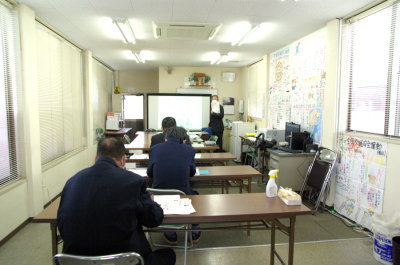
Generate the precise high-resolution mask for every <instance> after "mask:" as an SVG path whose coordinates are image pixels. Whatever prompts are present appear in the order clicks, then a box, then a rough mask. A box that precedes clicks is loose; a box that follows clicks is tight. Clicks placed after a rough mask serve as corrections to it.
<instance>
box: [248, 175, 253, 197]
mask: <svg viewBox="0 0 400 265" xmlns="http://www.w3.org/2000/svg"><path fill="white" fill-rule="evenodd" d="M251 179H252V178H251V177H250V178H248V179H247V192H248V193H251Z"/></svg>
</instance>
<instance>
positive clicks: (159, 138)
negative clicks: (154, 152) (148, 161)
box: [150, 117, 192, 147]
mask: <svg viewBox="0 0 400 265" xmlns="http://www.w3.org/2000/svg"><path fill="white" fill-rule="evenodd" d="M175 126H176V120H175V118H173V117H165V118H164V119H163V120H162V122H161V129H162V130H163V132H162V133H158V134H155V135H153V136H152V137H151V142H150V147H152V146H153V145H156V144H161V143H164V142H165V131H166V130H167V129H168V128H171V127H175ZM185 144H187V145H190V146H192V143H191V142H190V138H189V136H188V135H187V134H186V133H185Z"/></svg>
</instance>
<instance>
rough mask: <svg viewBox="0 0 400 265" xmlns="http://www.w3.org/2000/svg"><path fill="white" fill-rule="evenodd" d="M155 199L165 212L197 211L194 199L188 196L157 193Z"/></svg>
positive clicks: (186, 212)
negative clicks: (194, 206) (193, 202)
mask: <svg viewBox="0 0 400 265" xmlns="http://www.w3.org/2000/svg"><path fill="white" fill-rule="evenodd" d="M154 201H155V202H157V203H158V204H160V206H161V208H162V209H163V211H164V214H191V213H195V212H196V210H195V209H194V208H193V205H192V201H191V200H190V199H188V198H180V196H179V195H156V196H154Z"/></svg>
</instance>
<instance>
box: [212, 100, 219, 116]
mask: <svg viewBox="0 0 400 265" xmlns="http://www.w3.org/2000/svg"><path fill="white" fill-rule="evenodd" d="M211 111H212V112H214V113H219V103H218V101H214V100H213V101H211Z"/></svg>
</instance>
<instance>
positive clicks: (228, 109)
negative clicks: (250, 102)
mask: <svg viewBox="0 0 400 265" xmlns="http://www.w3.org/2000/svg"><path fill="white" fill-rule="evenodd" d="M222 105H223V107H224V113H225V114H235V98H231V97H224V98H222Z"/></svg>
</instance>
